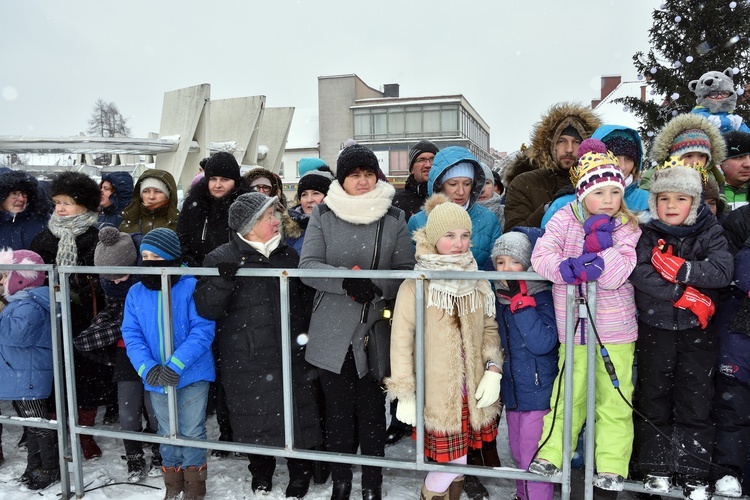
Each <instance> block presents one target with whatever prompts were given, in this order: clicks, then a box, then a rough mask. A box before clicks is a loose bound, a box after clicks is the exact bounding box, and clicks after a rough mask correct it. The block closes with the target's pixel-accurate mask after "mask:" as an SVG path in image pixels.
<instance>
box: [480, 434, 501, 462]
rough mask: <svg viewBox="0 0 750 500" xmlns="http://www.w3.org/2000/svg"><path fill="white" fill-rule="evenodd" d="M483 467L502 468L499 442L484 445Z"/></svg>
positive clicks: (486, 442)
mask: <svg viewBox="0 0 750 500" xmlns="http://www.w3.org/2000/svg"><path fill="white" fill-rule="evenodd" d="M482 465H484V466H485V467H502V464H501V463H500V456H499V455H498V454H497V441H496V440H495V439H493V440H492V441H485V442H483V443H482Z"/></svg>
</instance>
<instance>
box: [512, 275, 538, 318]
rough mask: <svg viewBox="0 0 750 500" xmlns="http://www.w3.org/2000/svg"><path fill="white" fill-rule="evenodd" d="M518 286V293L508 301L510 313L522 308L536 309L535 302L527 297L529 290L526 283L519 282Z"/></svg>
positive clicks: (532, 298)
mask: <svg viewBox="0 0 750 500" xmlns="http://www.w3.org/2000/svg"><path fill="white" fill-rule="evenodd" d="M518 286H519V289H520V291H519V292H518V293H517V294H515V295H514V296H513V297H511V299H510V312H512V313H513V314H515V313H516V311H518V310H519V309H523V308H524V307H536V300H535V299H534V297H531V296H529V295H528V293H529V290H528V288H527V287H526V282H525V281H519V282H518Z"/></svg>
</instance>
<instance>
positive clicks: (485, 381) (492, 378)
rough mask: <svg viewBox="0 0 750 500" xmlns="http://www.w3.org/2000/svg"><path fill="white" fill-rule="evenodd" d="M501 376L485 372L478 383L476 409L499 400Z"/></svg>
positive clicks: (475, 395)
mask: <svg viewBox="0 0 750 500" xmlns="http://www.w3.org/2000/svg"><path fill="white" fill-rule="evenodd" d="M502 378H503V375H502V374H501V373H496V372H493V371H490V370H485V372H484V376H483V377H482V380H480V381H479V385H478V386H477V392H476V394H474V397H475V398H476V399H477V408H486V407H488V406H490V405H491V404H493V403H495V402H496V401H497V400H498V399H500V380H502Z"/></svg>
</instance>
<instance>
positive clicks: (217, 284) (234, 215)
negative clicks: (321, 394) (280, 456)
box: [195, 193, 322, 498]
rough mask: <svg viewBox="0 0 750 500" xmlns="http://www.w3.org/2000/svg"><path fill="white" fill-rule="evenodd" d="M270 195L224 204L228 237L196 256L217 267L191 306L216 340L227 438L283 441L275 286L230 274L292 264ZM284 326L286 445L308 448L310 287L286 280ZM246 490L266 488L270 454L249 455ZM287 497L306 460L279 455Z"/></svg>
mask: <svg viewBox="0 0 750 500" xmlns="http://www.w3.org/2000/svg"><path fill="white" fill-rule="evenodd" d="M276 202H277V198H276V197H273V198H269V197H267V196H266V195H264V194H262V193H248V194H243V195H242V196H240V197H239V198H237V201H235V203H234V204H233V205H232V206H231V208H230V210H229V227H230V228H232V230H233V234H232V241H231V242H230V243H227V244H225V245H222V246H220V247H218V248H217V249H216V250H214V251H212V252H211V253H209V254H208V255H207V256H206V258H205V259H204V262H203V264H204V266H205V267H218V268H219V274H220V276H218V277H214V276H211V277H209V276H204V277H202V278H201V279H200V281H199V283H198V286H197V287H196V291H195V305H196V308H197V310H198V313H199V314H200V315H201V316H203V317H205V318H209V319H213V320H215V321H216V341H215V342H216V343H217V344H218V350H219V353H220V355H219V365H220V368H221V372H222V384H223V386H224V390H225V393H226V398H227V404H228V407H229V418H230V421H231V424H232V430H233V431H234V441H235V442H239V443H250V444H256V445H266V446H276V447H283V446H284V421H283V419H282V417H281V416H282V415H283V414H284V407H283V384H282V372H281V371H282V370H281V358H282V354H281V315H280V291H279V281H278V279H277V278H249V277H243V278H237V277H236V276H235V274H236V272H237V270H238V269H248V268H254V269H279V268H296V267H297V264H298V263H299V256H298V255H297V253H296V252H295V251H294V249H292V248H291V247H288V246H287V245H286V244H285V243H283V242H282V241H281V237H280V235H279V229H278V228H279V221H278V219H276V218H275V217H274V207H275V203H276ZM289 287H290V288H289V293H290V311H291V318H290V322H291V323H290V326H291V341H292V353H291V354H292V389H293V404H294V415H293V422H294V445H295V447H296V448H299V449H311V448H313V447H315V446H316V445H318V444H320V443H321V442H322V433H321V430H320V426H319V416H318V408H317V404H316V399H315V385H314V383H315V379H316V372H315V369H314V368H313V367H312V366H311V365H309V364H307V363H306V362H305V359H304V358H305V349H304V344H305V343H304V342H299V341H298V338H299V337H300V336H301V334H302V333H303V332H306V331H307V325H308V323H309V317H310V306H311V304H312V300H311V299H312V290H311V289H309V288H308V287H306V286H305V285H303V284H302V283H301V282H300V281H299V280H298V279H291V280H290V284H289ZM248 458H249V459H250V465H249V466H248V468H249V469H250V472H251V473H252V476H253V478H252V488H253V491H257V492H263V491H270V490H271V488H272V484H271V481H272V478H273V472H274V469H275V467H276V459H275V458H274V457H272V456H262V455H249V456H248ZM287 465H288V467H289V478H290V479H289V486H288V487H287V490H286V496H287V497H295V498H301V497H303V496H304V495H305V494H306V493H307V490H308V487H309V484H310V478H311V476H312V464H311V463H310V462H308V461H303V460H299V459H292V458H290V459H287Z"/></svg>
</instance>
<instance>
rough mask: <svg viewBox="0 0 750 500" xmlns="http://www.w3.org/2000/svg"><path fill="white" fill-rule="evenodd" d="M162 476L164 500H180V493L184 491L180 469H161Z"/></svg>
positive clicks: (183, 481)
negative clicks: (165, 489)
mask: <svg viewBox="0 0 750 500" xmlns="http://www.w3.org/2000/svg"><path fill="white" fill-rule="evenodd" d="M161 470H162V475H163V476H164V486H166V487H167V492H166V493H165V494H164V500H180V497H181V496H182V492H183V491H184V490H185V480H184V476H183V473H182V469H181V468H180V467H162V468H161Z"/></svg>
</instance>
